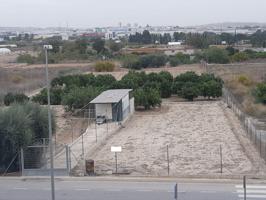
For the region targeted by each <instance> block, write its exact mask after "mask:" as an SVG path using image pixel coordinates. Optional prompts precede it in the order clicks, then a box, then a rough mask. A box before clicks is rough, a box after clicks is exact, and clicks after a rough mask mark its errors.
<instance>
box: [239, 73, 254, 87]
mask: <svg viewBox="0 0 266 200" xmlns="http://www.w3.org/2000/svg"><path fill="white" fill-rule="evenodd" d="M237 81H238V82H239V83H241V84H242V85H244V86H250V85H251V84H252V81H251V80H250V78H248V77H247V76H246V75H240V76H239V77H238V78H237Z"/></svg>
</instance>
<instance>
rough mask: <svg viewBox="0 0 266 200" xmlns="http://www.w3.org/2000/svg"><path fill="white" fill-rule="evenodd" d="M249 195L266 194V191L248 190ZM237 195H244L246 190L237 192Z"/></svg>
mask: <svg viewBox="0 0 266 200" xmlns="http://www.w3.org/2000/svg"><path fill="white" fill-rule="evenodd" d="M246 192H247V194H248V193H258V194H266V190H247V191H246ZM237 193H242V194H243V193H244V190H237Z"/></svg>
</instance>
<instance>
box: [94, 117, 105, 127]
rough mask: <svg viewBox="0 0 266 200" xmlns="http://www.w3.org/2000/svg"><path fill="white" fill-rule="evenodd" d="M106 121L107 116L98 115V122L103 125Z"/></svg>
mask: <svg viewBox="0 0 266 200" xmlns="http://www.w3.org/2000/svg"><path fill="white" fill-rule="evenodd" d="M104 123H106V117H105V116H97V117H96V124H98V125H101V124H104Z"/></svg>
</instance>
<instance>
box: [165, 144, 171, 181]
mask: <svg viewBox="0 0 266 200" xmlns="http://www.w3.org/2000/svg"><path fill="white" fill-rule="evenodd" d="M166 152H167V173H168V176H169V174H170V164H169V147H168V145H167V147H166Z"/></svg>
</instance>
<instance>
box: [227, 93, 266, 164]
mask: <svg viewBox="0 0 266 200" xmlns="http://www.w3.org/2000/svg"><path fill="white" fill-rule="evenodd" d="M223 98H224V100H225V102H226V103H227V105H228V107H230V108H231V109H232V111H233V112H234V113H235V115H236V116H237V117H238V119H239V120H240V122H241V123H242V125H243V127H244V128H245V130H246V133H247V135H248V137H249V139H250V140H251V141H252V142H253V144H254V145H255V147H256V149H257V150H258V152H259V153H260V156H261V157H262V158H263V159H264V160H266V125H265V122H263V121H260V120H258V119H254V118H252V117H250V116H249V115H247V114H245V113H244V112H243V108H242V106H241V105H240V104H239V102H238V101H237V100H236V98H235V97H234V95H233V94H232V93H231V92H230V91H229V90H228V89H226V88H223Z"/></svg>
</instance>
